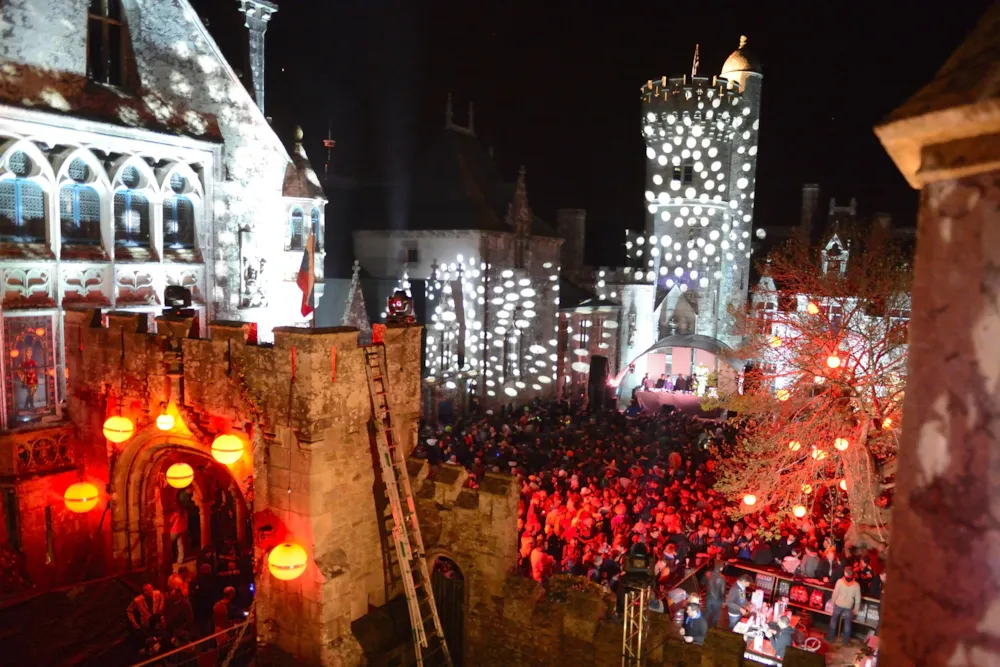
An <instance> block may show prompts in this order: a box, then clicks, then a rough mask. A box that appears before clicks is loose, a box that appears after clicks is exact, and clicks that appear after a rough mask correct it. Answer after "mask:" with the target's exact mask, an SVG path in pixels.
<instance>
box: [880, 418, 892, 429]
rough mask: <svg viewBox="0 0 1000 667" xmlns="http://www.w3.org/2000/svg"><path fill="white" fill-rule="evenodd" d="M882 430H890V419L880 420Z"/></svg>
mask: <svg viewBox="0 0 1000 667" xmlns="http://www.w3.org/2000/svg"><path fill="white" fill-rule="evenodd" d="M882 428H892V417H886V418H885V419H883V420H882Z"/></svg>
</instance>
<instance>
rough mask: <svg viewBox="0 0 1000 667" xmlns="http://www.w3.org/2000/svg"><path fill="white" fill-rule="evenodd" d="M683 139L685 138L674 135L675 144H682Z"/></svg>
mask: <svg viewBox="0 0 1000 667" xmlns="http://www.w3.org/2000/svg"><path fill="white" fill-rule="evenodd" d="M683 141H684V140H683V139H681V138H680V137H674V145H675V146H680V145H681V143H682V142H683Z"/></svg>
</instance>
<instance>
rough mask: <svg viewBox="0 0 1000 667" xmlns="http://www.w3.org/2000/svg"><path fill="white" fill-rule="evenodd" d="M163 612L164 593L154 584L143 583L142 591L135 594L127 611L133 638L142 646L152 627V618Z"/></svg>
mask: <svg viewBox="0 0 1000 667" xmlns="http://www.w3.org/2000/svg"><path fill="white" fill-rule="evenodd" d="M162 613H163V593H161V592H160V591H158V590H156V589H155V588H153V584H143V585H142V592H141V593H140V594H139V595H136V596H135V598H134V599H133V600H132V602H131V603H130V604H129V606H128V609H127V610H126V611H125V615H126V616H128V622H129V630H130V634H131V636H132V639H133V641H134V642H135V643H136V644H138V645H139V646H140V647H142V646H145V642H146V638H147V637H148V636H149V633H150V631H151V629H152V626H151V623H150V620H151V619H152V618H153V616H154V615H159V614H162Z"/></svg>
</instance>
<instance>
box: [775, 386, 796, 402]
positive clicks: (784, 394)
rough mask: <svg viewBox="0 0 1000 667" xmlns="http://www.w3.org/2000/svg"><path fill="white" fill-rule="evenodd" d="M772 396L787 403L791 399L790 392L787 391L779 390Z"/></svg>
mask: <svg viewBox="0 0 1000 667" xmlns="http://www.w3.org/2000/svg"><path fill="white" fill-rule="evenodd" d="M774 395H775V397H776V398H777V399H778V400H779V401H787V400H788V399H790V398H791V397H792V394H791V392H790V391H788V390H787V389H779V390H778V391H777V392H775V394H774Z"/></svg>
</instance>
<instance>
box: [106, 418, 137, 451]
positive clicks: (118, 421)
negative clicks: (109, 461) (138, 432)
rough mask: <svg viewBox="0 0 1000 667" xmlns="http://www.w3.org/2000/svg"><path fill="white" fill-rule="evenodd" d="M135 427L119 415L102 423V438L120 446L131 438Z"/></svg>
mask: <svg viewBox="0 0 1000 667" xmlns="http://www.w3.org/2000/svg"><path fill="white" fill-rule="evenodd" d="M133 433H135V426H134V425H133V424H132V420H131V419H129V418H128V417H122V416H121V415H114V416H111V417H108V418H107V420H106V421H105V422H104V437H105V438H107V439H108V440H110V441H111V442H113V443H115V444H121V443H123V442H125V441H126V440H128V439H129V438H131V437H132V434H133Z"/></svg>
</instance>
